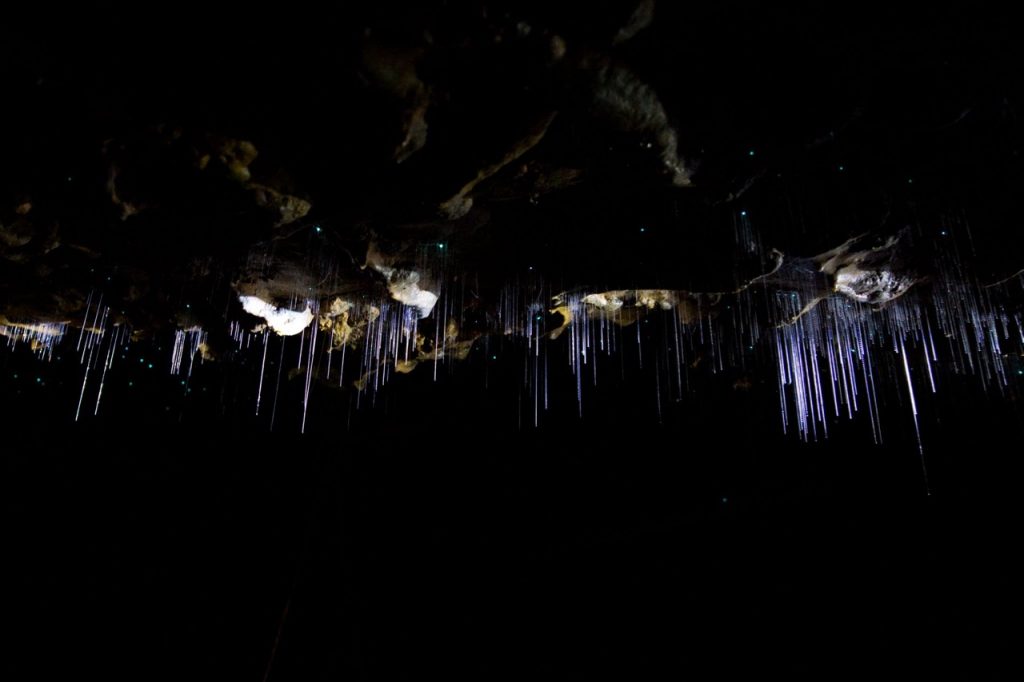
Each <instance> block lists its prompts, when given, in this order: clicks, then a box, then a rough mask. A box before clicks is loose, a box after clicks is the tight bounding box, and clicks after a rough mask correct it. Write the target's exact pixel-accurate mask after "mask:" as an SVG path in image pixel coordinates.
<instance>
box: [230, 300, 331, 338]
mask: <svg viewBox="0 0 1024 682" xmlns="http://www.w3.org/2000/svg"><path fill="white" fill-rule="evenodd" d="M238 300H239V301H240V302H241V303H242V309H243V310H245V312H247V313H249V314H250V315H255V316H256V317H262V318H263V319H264V320H265V321H266V323H267V326H268V327H270V328H271V329H273V330H274V331H275V332H276V333H278V334H280V335H281V336H295V335H296V334H300V333H301V332H302V330H303V329H305V328H306V327H308V326H309V323H310V322H312V321H313V311H312V310H311V309H310V307H309V306H306V309H305V310H288V309H287V308H278V307H277V306H275V305H272V304H270V303H267V302H266V301H264V300H263V299H261V298H257V297H256V296H239V297H238Z"/></svg>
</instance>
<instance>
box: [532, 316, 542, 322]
mask: <svg viewBox="0 0 1024 682" xmlns="http://www.w3.org/2000/svg"><path fill="white" fill-rule="evenodd" d="M533 319H535V320H537V321H538V322H540V321H541V320H543V319H544V318H543V317H541V316H540V315H538V316H537V317H535V318H533Z"/></svg>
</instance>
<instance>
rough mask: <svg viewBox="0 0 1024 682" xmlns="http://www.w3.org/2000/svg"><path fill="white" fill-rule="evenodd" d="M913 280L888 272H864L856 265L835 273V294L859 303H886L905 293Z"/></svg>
mask: <svg viewBox="0 0 1024 682" xmlns="http://www.w3.org/2000/svg"><path fill="white" fill-rule="evenodd" d="M913 284H914V279H913V278H911V277H908V276H905V275H898V274H896V273H894V272H890V271H889V270H864V269H861V267H860V266H858V265H850V266H847V267H844V268H841V269H840V270H839V271H838V272H837V273H836V283H835V289H836V292H838V293H840V294H843V295H844V296H849V297H850V298H852V299H853V300H855V301H858V302H860V303H875V304H881V303H887V302H889V301H891V300H893V299H894V298H897V297H898V296H901V295H902V294H903V293H905V292H906V291H907V290H908V289H909V288H910V287H911V286H913Z"/></svg>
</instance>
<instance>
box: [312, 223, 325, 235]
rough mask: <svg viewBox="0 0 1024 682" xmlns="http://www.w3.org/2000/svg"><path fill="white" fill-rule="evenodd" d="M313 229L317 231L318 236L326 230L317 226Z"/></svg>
mask: <svg viewBox="0 0 1024 682" xmlns="http://www.w3.org/2000/svg"><path fill="white" fill-rule="evenodd" d="M313 229H314V230H316V231H317V234H319V233H321V232H323V231H324V228H322V227H320V226H319V225H317V226H316V227H314V228H313Z"/></svg>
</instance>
